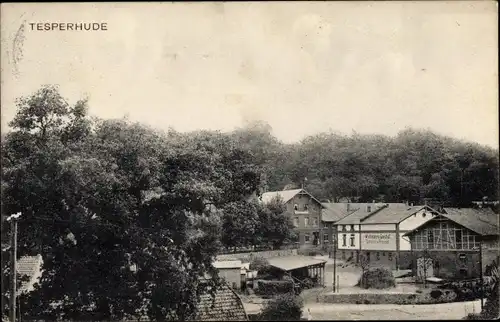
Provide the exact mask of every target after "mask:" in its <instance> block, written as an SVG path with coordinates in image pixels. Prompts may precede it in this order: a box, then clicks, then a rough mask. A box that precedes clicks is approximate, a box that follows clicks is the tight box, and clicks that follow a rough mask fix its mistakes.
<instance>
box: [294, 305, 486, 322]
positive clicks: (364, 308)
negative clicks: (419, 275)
mask: <svg viewBox="0 0 500 322" xmlns="http://www.w3.org/2000/svg"><path fill="white" fill-rule="evenodd" d="M307 309H310V311H311V315H312V317H313V319H314V320H385V319H387V320H425V319H431V320H445V319H446V320H454V319H462V318H463V317H464V316H466V315H467V314H468V313H472V312H476V313H478V312H479V311H480V310H481V304H480V301H473V302H461V303H445V304H433V305H394V304H380V305H357V304H324V303H307V304H306V305H305V308H304V311H306V310H307Z"/></svg>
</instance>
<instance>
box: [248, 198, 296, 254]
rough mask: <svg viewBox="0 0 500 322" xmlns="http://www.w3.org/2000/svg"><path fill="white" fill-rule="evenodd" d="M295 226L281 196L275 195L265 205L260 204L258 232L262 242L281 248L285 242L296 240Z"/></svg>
mask: <svg viewBox="0 0 500 322" xmlns="http://www.w3.org/2000/svg"><path fill="white" fill-rule="evenodd" d="M293 228H294V227H293V223H292V221H291V219H290V217H289V216H288V215H287V213H286V207H285V205H284V203H283V200H282V199H281V198H279V197H275V198H273V199H272V200H271V201H269V202H268V203H266V204H265V205H260V207H259V214H258V226H257V230H256V232H258V238H259V240H260V241H261V242H262V243H266V244H271V245H272V246H273V248H279V247H280V246H282V245H283V244H285V243H291V242H295V241H296V240H297V235H296V233H295V231H294V229H293Z"/></svg>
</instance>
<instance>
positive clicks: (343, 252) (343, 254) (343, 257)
mask: <svg viewBox="0 0 500 322" xmlns="http://www.w3.org/2000/svg"><path fill="white" fill-rule="evenodd" d="M342 259H343V260H345V250H343V251H342Z"/></svg>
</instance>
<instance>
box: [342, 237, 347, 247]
mask: <svg viewBox="0 0 500 322" xmlns="http://www.w3.org/2000/svg"><path fill="white" fill-rule="evenodd" d="M342 246H347V235H346V234H342Z"/></svg>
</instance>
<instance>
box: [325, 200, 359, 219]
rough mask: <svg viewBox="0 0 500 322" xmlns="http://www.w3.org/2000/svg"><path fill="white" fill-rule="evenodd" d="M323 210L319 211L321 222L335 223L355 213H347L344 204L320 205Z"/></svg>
mask: <svg viewBox="0 0 500 322" xmlns="http://www.w3.org/2000/svg"><path fill="white" fill-rule="evenodd" d="M321 205H322V206H323V209H322V210H321V220H322V221H324V222H336V221H338V220H340V219H342V218H344V217H345V216H347V215H349V214H350V213H352V212H354V211H356V209H353V210H351V211H347V207H346V204H345V203H338V202H335V203H331V202H330V203H326V202H324V203H321Z"/></svg>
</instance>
